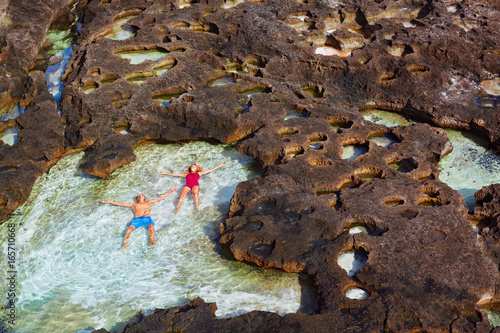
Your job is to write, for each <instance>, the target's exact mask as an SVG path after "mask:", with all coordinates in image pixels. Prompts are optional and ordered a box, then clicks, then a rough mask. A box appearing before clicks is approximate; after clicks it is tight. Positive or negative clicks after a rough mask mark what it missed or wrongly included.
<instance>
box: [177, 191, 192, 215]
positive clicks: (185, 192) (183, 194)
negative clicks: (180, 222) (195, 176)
mask: <svg viewBox="0 0 500 333" xmlns="http://www.w3.org/2000/svg"><path fill="white" fill-rule="evenodd" d="M189 191H191V189H190V188H189V187H187V186H184V188H183V189H182V192H181V196H180V197H179V202H177V208H176V209H175V211H174V214H177V213H178V212H179V208H181V205H182V202H183V201H184V198H185V197H186V195H187V194H188V193H189Z"/></svg>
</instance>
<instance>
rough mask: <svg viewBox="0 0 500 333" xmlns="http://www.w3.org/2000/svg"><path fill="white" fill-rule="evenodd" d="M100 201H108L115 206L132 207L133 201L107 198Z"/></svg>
mask: <svg viewBox="0 0 500 333" xmlns="http://www.w3.org/2000/svg"><path fill="white" fill-rule="evenodd" d="M102 203H110V204H112V205H115V206H123V207H132V206H133V205H134V204H133V203H127V202H118V201H111V200H109V199H106V200H103V201H102Z"/></svg>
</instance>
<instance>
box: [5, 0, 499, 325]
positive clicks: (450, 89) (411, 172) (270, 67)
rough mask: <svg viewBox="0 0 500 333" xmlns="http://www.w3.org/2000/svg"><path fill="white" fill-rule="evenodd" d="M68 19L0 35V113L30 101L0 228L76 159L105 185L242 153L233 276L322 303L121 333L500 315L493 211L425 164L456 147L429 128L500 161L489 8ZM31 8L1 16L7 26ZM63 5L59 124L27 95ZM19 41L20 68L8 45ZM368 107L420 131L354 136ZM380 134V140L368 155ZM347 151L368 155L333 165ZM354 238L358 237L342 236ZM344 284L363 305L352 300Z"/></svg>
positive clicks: (206, 311)
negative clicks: (68, 39)
mask: <svg viewBox="0 0 500 333" xmlns="http://www.w3.org/2000/svg"><path fill="white" fill-rule="evenodd" d="M31 3H33V2H30V4H31ZM75 4H76V3H75V2H72V1H69V2H64V1H61V2H56V1H53V2H51V3H50V4H47V6H48V7H50V8H47V6H45V5H43V6H41V8H45V12H46V13H45V12H43V11H41V12H33V11H24V12H23V16H22V19H23V20H26V21H33V22H35V21H36V26H37V27H39V29H34V30H33V31H31V30H29V31H28V32H29V33H27V34H26V31H25V30H26V29H24V30H23V27H22V26H20V25H19V24H18V23H19V22H17V21H15V19H14V18H13V17H14V16H12V15H11V16H9V17H10V18H11V19H13V20H14V21H12V23H10V22H7V23H6V24H5V26H2V29H3V30H1V33H0V35H1V36H2V39H1V40H0V42H1V46H2V56H3V57H2V58H1V59H0V61H1V64H2V67H1V68H4V70H6V68H12V69H11V70H10V72H9V73H11V74H9V75H10V76H9V75H7V74H8V73H7V74H6V75H4V78H3V79H2V80H3V81H2V82H3V83H1V82H0V83H1V84H0V86H1V87H2V91H3V92H2V93H1V95H0V96H1V101H0V105H12V104H15V103H16V101H17V100H16V99H21V97H22V96H24V97H23V98H22V99H21V102H22V103H23V105H29V106H28V111H26V112H25V113H24V114H23V115H22V116H21V117H19V118H18V119H16V120H12V121H10V122H9V123H2V128H1V129H2V130H3V129H4V128H6V127H9V126H18V127H20V129H21V134H20V138H21V139H20V140H19V142H18V143H17V144H15V145H14V146H12V147H7V146H5V145H2V144H0V148H1V149H2V150H1V154H2V155H1V156H2V158H1V160H2V163H3V165H2V168H1V169H0V175H1V178H0V180H1V182H2V183H1V186H2V193H1V197H0V208H2V215H1V216H0V219H2V220H4V219H5V218H6V217H7V216H8V214H9V213H10V212H12V211H13V210H14V209H15V208H16V207H17V206H18V205H20V204H21V203H22V202H24V201H25V200H26V199H27V197H28V195H29V192H30V190H31V187H32V186H33V184H34V183H35V181H36V179H37V178H38V177H40V175H42V174H43V173H44V172H46V171H47V170H48V168H49V167H50V166H51V165H52V164H54V163H55V162H56V161H57V159H58V158H59V157H60V156H61V155H62V154H64V153H66V152H69V151H71V150H73V149H86V155H85V156H86V165H85V167H84V169H83V172H86V173H89V174H92V175H96V176H99V177H106V176H108V175H109V174H110V173H112V172H113V171H114V170H116V169H117V168H119V167H121V166H123V165H126V164H128V163H130V162H131V161H133V160H134V159H135V155H134V152H133V148H134V146H136V145H139V144H141V143H144V142H149V141H154V142H159V143H168V142H184V141H189V140H200V139H201V140H215V141H219V142H234V141H239V143H238V146H237V149H238V150H239V151H240V152H243V153H245V154H248V155H251V156H253V157H255V158H256V159H257V160H258V161H259V162H260V163H261V164H262V166H263V168H264V175H263V177H261V178H258V179H254V180H250V181H248V182H244V183H242V184H240V185H239V186H238V188H237V190H236V193H235V195H234V197H233V199H232V202H231V206H230V211H229V215H228V218H227V219H226V220H225V221H223V223H222V224H221V226H220V232H221V238H220V241H221V243H222V244H224V245H225V246H228V247H229V248H230V250H231V251H232V253H233V255H234V256H235V258H237V259H238V260H243V261H247V262H251V263H253V264H256V265H259V266H262V267H274V268H278V269H283V270H286V271H291V272H304V273H307V274H309V275H311V276H312V277H313V279H314V283H315V285H316V287H317V289H318V303H319V308H318V310H317V311H316V313H315V314H311V315H306V314H303V313H297V314H289V315H286V316H283V317H280V316H278V315H276V314H271V313H265V312H252V313H249V314H246V315H243V316H238V317H235V318H231V319H217V318H216V317H215V315H214V312H215V310H216V306H215V305H214V304H206V303H204V302H203V301H202V300H201V299H196V300H193V302H192V303H191V304H190V305H186V306H184V307H176V308H172V309H167V310H158V311H156V312H155V314H153V315H151V316H147V317H144V318H143V319H142V321H141V322H139V323H136V324H129V326H127V328H126V330H125V331H126V332H144V331H151V332H155V331H158V332H160V331H161V332H164V331H169V330H171V331H175V330H178V331H186V332H200V331H213V332H214V331H217V332H219V331H220V332H224V331H227V332H234V331H242V332H245V331H248V332H254V331H282V332H307V331H310V332H329V331H362V332H375V331H445V330H446V331H464V332H471V331H477V332H490V331H492V330H493V327H492V326H491V325H490V324H489V323H488V321H487V319H486V315H485V313H484V312H482V311H481V306H483V307H489V308H496V306H495V304H496V302H498V299H499V297H500V295H498V292H497V288H496V286H497V284H498V282H497V280H498V276H499V274H498V273H499V272H498V269H499V267H498V262H497V260H496V259H495V258H494V256H493V255H492V254H491V253H494V254H496V253H497V252H498V250H497V247H498V246H497V242H496V239H497V238H498V231H497V230H496V227H495V226H494V224H495V223H496V222H495V221H496V215H497V212H498V209H497V207H496V206H495V204H494V202H495V200H496V199H492V200H493V201H491V204H488V202H490V201H487V200H483V199H480V198H483V197H484V198H489V196H488V195H484V196H481V195H482V194H478V195H479V196H478V198H479V199H480V200H478V202H479V203H480V204H482V205H483V208H481V209H480V210H478V209H477V210H476V212H475V215H474V217H471V216H468V212H467V208H466V206H465V204H464V201H463V198H462V197H461V196H460V194H459V193H458V192H456V191H453V190H451V189H450V188H449V187H448V186H446V185H445V184H443V183H441V182H440V181H439V170H438V169H437V163H438V162H439V160H440V159H441V158H442V157H443V156H444V155H446V154H448V153H449V152H450V151H451V149H452V147H451V144H450V142H449V141H448V139H447V138H446V135H445V132H444V131H443V130H441V129H438V128H436V127H432V126H430V125H435V126H440V127H451V128H460V129H467V130H471V131H474V132H476V133H478V134H480V135H482V136H484V137H486V138H487V139H488V140H489V142H490V143H491V144H492V146H494V147H495V148H496V149H497V150H500V131H499V127H498V123H499V120H500V119H499V116H498V114H499V113H498V110H499V107H500V100H499V97H498V95H497V94H496V93H495V91H494V90H492V89H489V88H487V87H486V86H485V85H484V84H482V83H481V82H483V81H485V80H493V82H497V81H498V76H499V75H500V72H499V69H500V60H499V58H500V57H499V52H498V49H497V45H499V39H500V37H499V36H498V33H497V32H498V31H499V28H500V5H499V4H498V3H497V2H495V1H483V2H481V3H477V2H475V1H462V2H460V3H459V2H444V1H420V0H414V1H391V0H381V1H330V0H317V1H295V0H280V1H276V0H274V1H273V0H264V1H259V0H257V1H246V2H245V1H241V0H226V1H223V0H210V1H208V0H206V1H192V2H190V1H183V0H181V1H167V0H150V1H147V0H112V1H109V0H91V1H80V2H78V4H76V7H73V6H74V5H75ZM25 5H26V1H25V2H23V1H17V2H16V1H14V2H11V3H9V5H8V8H7V11H6V13H14V12H16V11H22V10H23V8H24V7H23V6H25ZM71 8H77V9H81V10H83V12H82V14H81V17H80V21H81V23H82V29H81V31H80V33H79V35H78V37H77V39H76V45H75V47H74V51H73V55H72V58H71V61H70V63H69V64H68V67H67V69H66V73H65V75H64V80H65V88H64V91H63V94H62V102H61V106H60V108H61V111H62V118H60V117H59V114H58V111H57V106H56V103H55V101H54V99H53V98H52V97H51V95H50V94H48V92H47V90H46V86H45V81H44V78H43V75H42V74H41V73H40V72H35V73H34V74H32V75H31V77H30V79H29V80H28V81H27V78H28V74H29V70H35V69H38V67H37V66H39V67H43V66H46V65H47V57H46V55H45V54H44V52H45V51H44V50H45V49H46V48H47V47H48V44H47V43H46V42H45V41H44V38H43V34H44V33H45V32H46V31H47V29H48V28H49V26H50V25H51V24H54V25H58V24H61V25H64V24H63V23H61V22H66V23H67V22H69V21H71V20H70V19H69V17H70V16H71V15H72V14H71V13H73V11H72V10H71ZM9 10H10V12H9ZM42 12H43V13H42ZM47 13H48V14H47ZM16 22H17V23H16ZM14 28H15V29H14ZM125 30H129V35H126V34H125V35H120V34H121V33H124V32H125ZM20 36H27V37H25V38H24V39H22V40H21V38H20ZM117 36H121V37H120V38H118V37H117ZM123 36H124V37H123ZM21 42H24V44H23V43H21ZM25 44H26V45H27V46H26V47H28V51H29V52H25V53H23V54H22V55H21V53H20V52H18V51H16V50H17V49H16V47H17V46H18V45H21V46H22V45H25ZM138 54H142V56H146V55H149V56H150V58H149V59H144V58H143V59H138V58H134V56H137V55H138ZM37 59H38V60H40V59H41V61H38V62H37ZM52 61H55V60H54V59H52ZM9 77H10V78H9ZM495 80H497V81H495ZM366 109H383V110H389V111H394V112H400V113H402V114H404V115H406V116H410V117H413V118H414V119H417V120H419V121H422V122H426V123H428V124H430V125H428V124H415V125H411V126H408V127H393V128H389V127H386V126H383V125H377V124H374V123H371V122H369V121H367V120H365V119H364V118H363V116H362V114H361V112H362V111H364V110H366ZM384 135H388V136H390V137H391V138H392V139H393V140H394V143H393V144H392V145H390V146H388V147H382V146H378V145H377V144H376V143H374V142H372V141H371V139H372V138H373V137H376V136H384ZM64 138H66V140H67V145H66V144H65V141H64ZM351 145H353V146H355V147H356V148H358V149H360V151H362V152H363V154H361V155H360V156H358V157H356V158H349V159H348V158H346V157H347V156H345V155H346V154H347V153H346V149H347V148H348V146H351ZM2 147H3V148H2ZM492 197H495V196H492ZM481 200H482V201H481ZM468 218H469V219H476V220H478V219H479V220H481V219H482V220H483V223H484V221H489V222H490V224H489V225H488V228H489V229H488V228H484V229H482V230H481V231H480V235H481V237H479V238H478V235H477V234H476V233H475V231H474V230H473V228H472V225H471V223H470V221H469V220H468ZM352 227H362V228H364V229H365V231H366V233H358V234H353V235H351V234H350V233H349V230H350V228H352ZM480 227H482V225H480ZM352 249H355V250H360V251H364V252H365V253H366V254H367V256H368V261H367V263H366V266H365V267H364V268H363V269H361V270H360V271H359V272H357V273H356V274H355V276H352V277H350V276H348V275H347V274H346V272H345V271H344V270H343V269H342V268H340V266H339V265H338V264H337V258H338V255H339V253H341V252H343V251H345V250H352ZM353 287H358V288H362V289H363V290H364V291H365V292H367V293H368V294H367V295H368V297H367V298H366V299H363V300H356V299H350V298H348V297H347V296H346V291H347V290H348V289H349V288H353ZM485 300H486V301H485ZM485 304H486V305H485ZM100 331H105V330H100Z"/></svg>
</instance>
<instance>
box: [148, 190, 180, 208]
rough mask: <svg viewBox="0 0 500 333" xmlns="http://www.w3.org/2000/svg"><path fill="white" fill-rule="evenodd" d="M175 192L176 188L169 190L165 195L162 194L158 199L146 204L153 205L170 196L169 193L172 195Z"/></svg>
mask: <svg viewBox="0 0 500 333" xmlns="http://www.w3.org/2000/svg"><path fill="white" fill-rule="evenodd" d="M175 191H177V189H176V188H173V189H171V190H170V191H168V192H167V193H163V194H162V195H160V196H159V197H158V198H156V199H152V200H149V201H148V202H149V203H151V204H155V203H157V202H158V201H160V200H163V199H165V198H166V197H168V196H169V195H170V193H173V192H175Z"/></svg>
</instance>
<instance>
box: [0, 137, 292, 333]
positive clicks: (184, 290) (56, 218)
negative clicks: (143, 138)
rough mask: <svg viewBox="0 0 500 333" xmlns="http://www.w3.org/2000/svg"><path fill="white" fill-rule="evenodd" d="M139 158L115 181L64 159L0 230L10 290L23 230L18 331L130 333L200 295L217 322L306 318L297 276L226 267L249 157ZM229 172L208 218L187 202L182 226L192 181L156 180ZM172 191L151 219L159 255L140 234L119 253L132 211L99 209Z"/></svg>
mask: <svg viewBox="0 0 500 333" xmlns="http://www.w3.org/2000/svg"><path fill="white" fill-rule="evenodd" d="M136 154H137V160H136V161H135V162H133V163H131V164H130V165H127V166H124V167H122V168H120V169H118V170H117V171H115V172H114V173H113V174H112V175H110V176H109V177H108V178H106V179H98V178H96V177H93V176H88V175H84V174H82V173H81V171H80V169H79V165H80V164H81V163H82V158H83V153H76V154H73V155H69V156H66V157H64V158H62V159H61V160H60V161H59V162H58V163H57V164H56V165H55V166H54V167H53V168H52V169H51V171H50V172H49V174H47V175H45V176H44V177H43V178H42V179H41V180H40V181H39V182H38V183H37V184H36V186H35V188H34V189H33V192H32V195H31V196H30V198H29V200H28V201H27V202H26V203H25V204H24V205H23V206H21V207H19V208H18V210H17V211H16V212H15V213H14V215H15V216H14V217H13V218H12V219H11V220H9V221H7V222H6V223H4V224H3V225H2V226H0V243H1V244H2V247H1V252H0V262H2V265H1V266H0V278H2V279H3V278H5V276H4V275H3V274H6V273H5V272H6V271H7V269H6V267H5V266H4V265H5V263H6V250H7V231H6V228H7V224H8V223H15V225H16V248H17V251H18V254H19V256H18V258H17V263H16V264H17V270H18V274H19V280H18V281H19V286H18V290H17V293H18V313H17V317H18V321H19V322H18V324H17V326H16V329H17V332H76V331H78V330H83V329H85V328H88V327H91V328H95V329H97V328H101V327H104V328H106V329H108V330H111V329H113V330H115V329H116V330H121V329H122V328H123V327H124V326H125V324H126V322H127V321H129V320H131V318H133V317H134V316H135V315H136V314H137V313H138V311H140V310H144V312H145V313H146V314H149V313H151V312H152V310H153V309H154V308H166V307H171V306H175V305H181V304H185V303H187V302H188V301H189V300H191V299H193V298H195V297H197V296H200V297H202V298H203V299H205V301H207V302H217V306H218V310H217V312H216V315H217V316H220V317H226V316H234V315H237V314H241V313H244V312H248V311H252V310H265V311H273V312H278V313H281V314H283V313H290V312H296V311H297V310H298V309H299V306H300V296H301V295H300V286H299V282H298V275H296V274H288V273H283V272H279V271H276V270H263V269H259V268H257V267H253V266H249V265H246V264H244V263H240V262H236V261H228V260H225V259H223V258H222V257H221V256H220V254H219V251H220V248H219V244H218V242H217V237H218V232H217V230H218V224H219V223H220V220H221V218H222V216H223V215H224V214H225V213H226V212H227V210H228V207H229V201H230V198H231V197H232V195H233V193H234V190H235V188H236V186H237V184H238V183H239V182H241V181H244V180H247V179H250V178H254V177H256V176H258V173H259V172H260V171H259V170H256V169H255V164H254V161H253V159H252V158H250V157H248V156H245V155H241V154H239V153H238V152H236V150H235V149H234V148H233V147H232V146H228V145H211V144H208V143H202V142H196V143H190V144H185V145H156V144H148V145H144V146H141V147H139V148H137V149H136ZM222 161H226V163H227V164H226V166H224V167H222V168H221V169H219V170H217V171H215V172H213V173H211V174H208V175H205V176H202V178H201V179H200V188H201V192H200V198H201V203H200V212H198V213H196V212H195V210H194V202H193V199H192V196H191V195H188V197H187V198H186V200H185V201H184V203H183V206H182V207H181V209H180V212H179V214H177V215H174V214H173V211H174V209H175V204H176V202H177V199H178V197H179V194H180V188H181V187H182V186H183V184H184V180H183V179H182V178H175V177H169V176H163V175H159V174H157V173H156V171H157V170H162V171H167V172H173V173H182V171H183V169H184V167H186V166H188V165H190V164H191V163H193V162H197V163H199V164H200V165H202V166H204V167H205V170H207V169H209V168H212V167H214V166H216V165H218V164H220V163H221V162H222ZM173 187H177V188H179V191H177V192H175V193H173V194H171V195H170V196H169V197H167V198H166V199H165V200H163V201H160V202H158V203H157V204H155V205H154V206H153V209H152V212H151V214H152V218H153V220H154V222H155V229H156V236H155V241H156V243H157V245H156V246H153V247H150V246H148V244H149V237H148V233H147V230H146V229H145V228H139V229H137V230H134V231H133V232H132V235H131V237H130V239H129V244H128V248H127V249H126V250H124V251H122V250H120V247H121V245H122V242H123V236H124V233H125V231H126V229H127V226H128V223H129V222H130V221H131V219H132V217H133V214H132V211H131V209H130V208H126V207H119V206H113V205H110V204H102V203H101V200H103V199H111V200H115V201H122V202H132V201H133V200H134V197H135V196H137V195H138V194H140V193H143V194H144V195H146V197H147V198H148V199H151V198H153V197H156V196H158V195H160V194H161V193H164V192H167V191H169V190H170V189H171V188H173ZM2 292H5V290H3V291H2ZM116 323H118V324H116ZM89 330H90V329H89ZM81 332H83V331H81Z"/></svg>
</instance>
